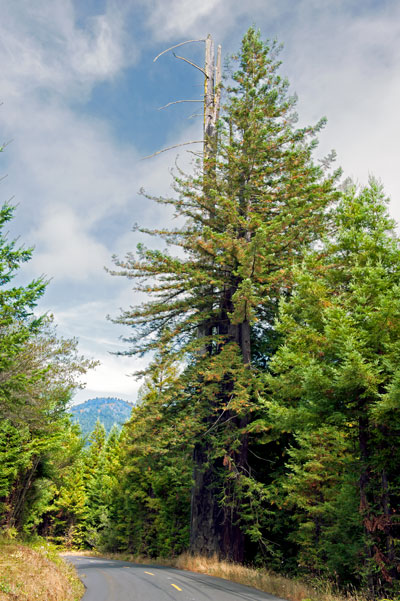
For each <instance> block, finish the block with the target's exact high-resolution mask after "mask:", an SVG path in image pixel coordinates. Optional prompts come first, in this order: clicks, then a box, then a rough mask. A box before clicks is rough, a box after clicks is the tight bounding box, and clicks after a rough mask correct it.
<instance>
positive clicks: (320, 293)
mask: <svg viewBox="0 0 400 601" xmlns="http://www.w3.org/2000/svg"><path fill="white" fill-rule="evenodd" d="M278 54H279V47H278V46H277V45H276V44H275V43H271V44H270V43H268V42H263V41H262V40H261V37H260V35H259V34H258V33H257V32H256V31H255V30H254V29H250V30H249V31H248V32H247V33H246V35H245V37H244V39H243V42H242V47H241V49H240V51H239V53H238V55H237V56H235V57H233V59H232V61H231V67H230V70H228V71H227V73H226V79H225V82H226V83H224V86H223V90H222V92H223V95H222V97H223V105H222V107H221V114H220V117H219V120H218V124H217V127H216V131H215V132H214V133H212V136H211V134H210V136H211V137H210V138H209V139H208V141H207V142H208V145H207V152H206V153H205V154H204V155H203V157H202V158H201V159H199V160H198V161H196V162H195V164H194V171H193V173H191V174H189V175H187V174H185V173H183V172H182V171H180V169H179V167H177V168H176V173H175V177H174V181H173V185H174V189H175V195H174V196H172V197H171V198H156V199H153V200H154V201H155V202H159V203H162V204H167V205H170V206H171V207H172V208H173V210H174V212H175V215H176V216H177V217H178V218H179V219H178V223H180V224H183V225H181V226H180V227H177V228H176V229H171V230H170V229H167V228H165V229H162V230H141V231H143V232H145V233H147V234H148V235H149V236H154V237H157V238H161V240H163V242H164V243H165V245H166V250H165V251H160V250H152V249H150V248H146V247H145V246H143V245H140V246H139V247H138V249H137V252H136V253H131V254H129V255H128V256H127V257H125V258H123V259H119V258H115V265H116V267H115V271H113V275H116V276H122V277H127V278H128V279H129V282H130V283H129V285H131V284H132V281H133V282H134V283H135V287H134V289H135V290H136V291H139V292H140V293H146V300H145V301H144V302H143V303H142V304H141V305H138V306H135V305H134V306H133V307H130V308H129V309H127V310H125V311H122V312H121V314H120V316H119V317H116V318H115V321H116V322H118V323H122V324H125V325H128V326H131V328H132V336H131V337H129V339H128V340H127V343H128V345H129V347H128V350H127V351H126V354H128V355H129V354H132V355H134V354H135V353H138V354H143V353H146V352H151V353H152V356H153V359H152V362H151V364H150V365H149V367H148V369H147V370H145V372H143V373H142V374H141V375H142V376H144V383H143V386H142V388H141V391H140V399H139V401H138V403H137V405H136V406H135V407H134V408H133V410H132V415H131V418H130V419H129V420H128V422H127V423H126V424H125V426H124V427H123V428H122V431H121V432H119V431H117V430H112V431H111V433H110V434H109V435H108V436H107V435H106V432H105V429H104V427H103V426H102V425H101V424H100V423H98V424H97V425H96V428H95V430H94V431H93V432H92V434H91V435H90V438H89V442H90V445H89V446H86V447H85V446H84V441H83V440H82V437H81V435H80V432H79V428H78V427H77V426H75V425H71V423H70V420H69V418H68V417H67V416H66V406H67V402H68V401H69V399H70V397H71V394H72V392H73V390H74V388H75V387H76V386H77V377H78V376H79V374H80V373H82V372H84V371H85V370H86V369H88V368H89V367H90V365H91V363H90V362H88V361H87V360H84V359H82V358H80V357H78V356H77V354H76V345H75V343H74V341H64V340H59V339H58V338H57V336H56V335H55V333H54V331H53V329H52V326H51V323H49V320H48V318H46V317H41V318H37V317H35V316H34V315H33V308H34V306H35V303H36V301H37V299H38V298H39V296H40V295H41V294H42V293H43V292H44V288H45V283H44V282H43V281H42V280H38V281H36V282H32V283H30V284H28V285H27V286H26V287H14V288H13V287H12V283H11V281H12V277H13V274H14V272H15V271H16V270H17V269H18V266H19V265H20V263H21V262H23V261H25V260H27V259H29V257H30V251H24V250H21V249H17V248H16V247H15V245H14V243H10V242H8V241H7V239H6V238H5V237H4V236H3V237H1V238H0V278H1V279H0V285H1V286H2V289H1V291H0V327H1V336H0V347H1V348H0V362H1V364H0V365H1V367H0V414H1V418H2V419H1V422H0V526H1V527H2V528H4V529H6V530H8V532H10V531H15V532H18V533H21V534H24V535H25V536H32V535H41V536H44V537H46V538H47V539H49V540H51V541H53V542H56V543H58V544H61V545H63V546H66V547H68V548H91V549H97V550H103V551H104V552H106V551H108V552H123V553H127V554H132V555H135V556H138V555H142V556H146V557H147V558H168V561H175V560H176V562H177V566H178V567H183V564H179V561H181V562H183V563H184V567H190V566H191V565H192V567H194V568H195V569H200V568H199V562H200V563H201V562H204V565H206V567H205V568H204V569H205V570H208V572H209V573H215V575H229V577H232V578H234V579H235V578H236V576H235V574H236V575H238V574H239V573H240V574H241V575H240V576H237V578H240V579H241V580H240V581H241V582H246V578H247V579H248V583H249V584H252V585H255V586H258V587H259V588H263V587H264V589H263V590H266V589H267V588H268V587H269V588H268V592H275V594H279V595H281V596H287V598H288V599H292V600H293V601H300V600H301V599H303V601H305V600H306V599H317V598H318V599H319V600H325V601H334V600H335V599H336V598H339V597H338V595H339V592H337V591H342V593H343V595H345V594H347V598H348V599H349V600H350V599H351V600H354V601H356V600H361V599H367V598H368V599H384V598H390V599H398V598H399V595H400V585H399V574H400V561H399V552H400V549H399V546H400V521H399V520H400V517H399V515H400V506H399V500H400V470H399V465H400V445H399V444H398V441H399V434H400V414H399V408H400V403H399V397H400V240H399V237H398V234H397V231H396V227H395V223H394V222H393V221H392V220H391V219H390V217H389V214H388V209H387V205H388V199H387V198H386V197H385V194H384V191H383V186H382V185H381V183H380V182H378V181H377V180H375V179H373V178H371V179H370V181H369V182H368V183H367V185H365V186H361V187H357V186H356V185H354V184H353V183H352V182H351V181H349V180H344V181H343V180H342V179H341V173H340V171H339V170H334V169H333V167H332V162H333V159H334V156H333V155H330V156H329V157H327V158H326V159H324V160H321V161H316V160H315V159H314V154H315V148H316V144H317V141H316V140H317V135H318V132H319V131H320V130H321V128H322V127H323V126H324V124H325V122H324V120H321V121H320V122H319V123H318V124H317V125H315V126H310V127H301V128H300V127H297V126H296V122H297V115H296V113H295V105H296V98H295V97H293V96H291V95H290V94H289V91H288V90H289V84H288V82H287V81H286V80H285V79H283V78H282V77H281V76H280V75H279V68H280V63H279V61H278V58H277V57H278ZM219 91H220V90H219V89H218V90H217V89H216V90H215V96H214V102H215V103H216V102H217V99H218V98H219ZM216 108H217V107H216ZM206 135H208V134H207V133H206ZM11 215H12V209H11V208H10V207H8V206H5V207H3V209H2V212H1V214H0V216H1V219H2V221H1V222H0V225H1V224H2V225H3V226H4V225H5V223H6V222H7V221H8V220H9V219H10V218H11ZM196 557H197V559H196ZM199 557H204V558H209V560H207V559H200V558H199ZM171 558H172V559H171ZM177 558H180V559H177ZM182 558H184V559H182ZM196 561H197V562H198V563H197V564H196ZM207 561H209V562H210V563H209V564H207ZM191 562H192V563H191ZM221 562H222V563H221ZM224 562H225V563H224ZM239 564H240V565H239ZM213 565H214V566H219V567H217V568H216V570H217V572H212V570H213V567H212V566H213ZM196 566H197V567H196ZM250 566H251V567H253V568H256V569H257V570H258V571H257V570H256V571H253V572H252V571H251V570H250ZM218 570H219V571H218ZM246 574H247V576H246ZM261 575H262V577H261ZM288 575H289V576H291V577H293V578H294V579H295V580H294V581H293V582H297V584H296V586H297V588H293V590H291V589H290V587H291V586H293V587H295V584H293V585H292V584H290V581H288V580H285V579H284V576H288ZM280 579H281V580H280ZM279 582H280V583H281V584H279ZM302 582H307V583H310V584H304V585H303V584H301V583H302ZM268 583H269V584H268ZM277 583H278V584H277ZM312 583H314V584H312ZM321 583H323V584H321ZM285 587H286V588H285ZM301 587H303V588H301ZM334 591H336V592H334ZM346 591H347V592H346ZM349 591H350V592H349ZM356 591H359V592H356ZM335 595H337V596H335Z"/></svg>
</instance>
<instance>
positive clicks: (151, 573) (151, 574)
mask: <svg viewBox="0 0 400 601" xmlns="http://www.w3.org/2000/svg"><path fill="white" fill-rule="evenodd" d="M145 574H150V576H154V574H153V572H145Z"/></svg>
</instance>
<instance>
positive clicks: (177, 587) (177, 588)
mask: <svg viewBox="0 0 400 601" xmlns="http://www.w3.org/2000/svg"><path fill="white" fill-rule="evenodd" d="M171 586H173V587H174V588H176V590H177V591H181V590H182V589H181V588H179V586H176V584H172V582H171Z"/></svg>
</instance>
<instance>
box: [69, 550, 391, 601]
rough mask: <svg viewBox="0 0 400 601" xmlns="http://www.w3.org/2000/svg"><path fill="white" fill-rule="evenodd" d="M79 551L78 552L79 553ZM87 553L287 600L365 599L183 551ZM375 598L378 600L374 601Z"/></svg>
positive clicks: (264, 570)
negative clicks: (219, 580)
mask: <svg viewBox="0 0 400 601" xmlns="http://www.w3.org/2000/svg"><path fill="white" fill-rule="evenodd" d="M79 554H81V552H79ZM85 554H87V555H100V556H101V557H106V558H108V559H121V560H123V561H132V562H134V563H147V564H157V565H164V566H170V567H174V568H178V569H180V570H190V571H192V572H199V573H202V574H208V575H210V576H217V577H219V578H224V579H226V580H232V581H233V582H238V583H240V584H245V585H247V586H252V587H254V588H257V589H259V590H261V591H264V592H266V593H270V594H271V595H275V596H276V597H279V598H281V599H284V600H288V601H367V597H366V596H365V595H363V594H362V593H357V592H354V593H348V594H347V595H345V594H339V593H338V592H336V591H334V589H333V587H332V585H331V584H330V583H329V582H321V583H319V584H318V585H316V586H311V585H310V584H307V583H306V582H302V581H301V580H297V579H294V578H286V577H285V576H281V575H280V574H276V573H274V572H271V571H269V570H266V569H253V568H247V567H245V566H242V565H239V564H234V563H229V562H227V561H219V560H218V559H217V558H209V557H199V556H192V555H190V554H186V553H184V554H183V555H180V556H179V557H176V558H169V559H168V558H165V557H163V558H157V559H150V558H148V557H144V556H141V555H129V554H123V553H108V554H107V553H106V554H104V553H94V552H86V553H85ZM377 601H378V600H377ZM380 601H399V600H394V599H382V600H380Z"/></svg>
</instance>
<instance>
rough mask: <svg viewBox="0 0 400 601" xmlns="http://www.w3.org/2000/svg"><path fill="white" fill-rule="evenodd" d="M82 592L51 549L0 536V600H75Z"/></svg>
mask: <svg viewBox="0 0 400 601" xmlns="http://www.w3.org/2000/svg"><path fill="white" fill-rule="evenodd" d="M83 592H84V586H83V584H82V583H81V582H80V580H78V578H77V576H76V573H75V570H74V568H73V567H72V566H71V565H67V564H66V563H65V562H64V561H63V560H62V559H61V558H60V557H59V555H58V551H57V550H56V549H55V548H54V547H53V546H51V545H47V544H46V543H45V542H43V543H38V545H27V544H25V543H20V542H18V541H15V540H8V539H6V538H1V537H0V601H79V600H80V599H81V597H82V595H83Z"/></svg>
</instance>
